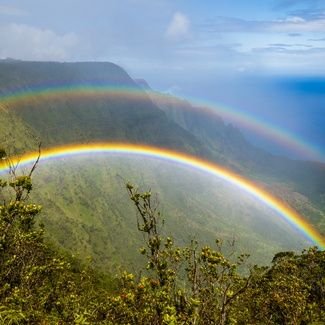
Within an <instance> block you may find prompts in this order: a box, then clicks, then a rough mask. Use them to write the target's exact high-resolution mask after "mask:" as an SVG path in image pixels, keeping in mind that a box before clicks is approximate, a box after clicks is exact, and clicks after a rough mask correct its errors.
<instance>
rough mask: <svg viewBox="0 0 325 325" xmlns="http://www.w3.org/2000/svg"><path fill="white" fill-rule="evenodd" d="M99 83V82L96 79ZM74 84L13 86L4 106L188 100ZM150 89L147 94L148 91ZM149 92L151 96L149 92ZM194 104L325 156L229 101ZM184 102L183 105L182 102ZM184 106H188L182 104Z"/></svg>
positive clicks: (302, 152)
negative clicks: (61, 101) (73, 101)
mask: <svg viewBox="0 0 325 325" xmlns="http://www.w3.org/2000/svg"><path fill="white" fill-rule="evenodd" d="M94 84H95V82H94ZM94 84H92V85H90V84H85V85H74V84H67V85H64V86H62V85H61V86H57V85H51V86H47V87H46V86H39V87H34V88H30V90H16V91H15V90H13V91H8V92H9V94H7V95H0V107H2V108H8V107H11V106H15V105H19V104H20V103H28V102H30V103H31V104H33V102H34V101H35V100H36V99H37V100H45V101H46V100H51V99H55V98H60V97H63V96H66V97H68V98H74V99H86V98H100V97H120V98H132V100H144V99H147V100H149V98H152V99H153V100H155V99H157V100H159V101H160V102H161V103H164V102H167V103H168V101H170V100H175V99H176V100H181V101H182V100H184V99H178V98H177V97H175V96H171V95H167V94H160V93H157V92H154V91H146V92H144V91H143V90H141V89H139V88H135V87H116V86H111V85H107V84H104V85H103V84H98V85H94ZM146 93H147V94H146ZM147 95H149V96H147ZM190 102H191V106H190V105H186V108H187V109H189V110H193V111H195V112H199V113H200V114H206V115H208V116H209V117H210V118H218V117H222V118H223V119H225V121H227V122H231V123H235V124H236V125H238V126H240V127H242V128H245V129H247V130H250V131H253V132H254V133H257V134H260V135H262V136H263V137H265V138H267V139H269V140H271V141H272V142H273V143H277V144H278V145H280V146H281V147H282V148H286V149H288V150H289V151H290V152H292V153H295V154H298V155H299V157H301V158H303V159H312V160H321V161H322V160H324V159H325V156H324V153H323V152H322V150H321V149H320V148H317V147H316V146H314V145H312V144H310V143H307V142H306V141H304V140H303V139H302V138H299V137H298V136H297V135H294V134H291V133H289V132H288V131H285V130H283V129H280V128H278V127H276V126H274V125H272V124H270V123H267V122H266V121H263V120H261V119H258V118H256V117H255V116H253V115H250V114H248V113H247V112H245V113H244V112H242V111H240V110H235V109H233V108H230V107H226V106H225V105H215V104H213V103H209V102H203V101H198V100H195V99H190ZM181 106H182V105H181ZM180 109H184V106H182V107H180Z"/></svg>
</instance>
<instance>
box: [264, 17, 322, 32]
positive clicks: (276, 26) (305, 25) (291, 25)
mask: <svg viewBox="0 0 325 325" xmlns="http://www.w3.org/2000/svg"><path fill="white" fill-rule="evenodd" d="M270 30H271V31H275V32H286V33H292V32H300V33H302V32H307V33H310V32H318V33H324V32H325V19H313V20H305V19H303V18H301V17H297V16H295V17H288V18H287V19H285V20H279V21H276V22H273V23H272V24H271V25H270Z"/></svg>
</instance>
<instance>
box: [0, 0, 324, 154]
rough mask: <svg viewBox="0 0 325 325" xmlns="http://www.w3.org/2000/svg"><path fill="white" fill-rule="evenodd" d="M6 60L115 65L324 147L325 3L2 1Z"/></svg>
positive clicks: (0, 46)
mask: <svg viewBox="0 0 325 325" xmlns="http://www.w3.org/2000/svg"><path fill="white" fill-rule="evenodd" d="M6 57H11V58H15V59H26V60H43V61H48V60H55V61H111V62H114V63H117V64H119V65H121V66H122V67H124V68H125V69H126V70H127V71H128V72H129V73H130V74H131V76H132V77H136V78H137V77H139V78H144V79H146V80H147V81H148V82H149V84H150V85H151V86H152V87H153V88H155V89H158V90H161V91H167V92H170V93H173V94H177V95H181V96H185V97H186V96H189V97H195V98H199V99H203V100H209V101H214V102H216V103H218V104H220V103H225V105H226V106H227V105H228V106H230V107H234V108H236V109H240V110H243V111H245V110H246V111H247V112H249V113H251V114H256V115H258V116H259V117H260V118H264V119H267V120H268V121H269V122H270V123H274V124H277V125H280V126H282V127H283V128H288V129H289V130H290V131H291V132H292V133H296V134H298V133H299V134H300V135H301V136H302V137H304V138H305V139H306V140H308V141H310V142H312V143H316V144H317V145H318V146H319V147H321V148H323V149H324V147H325V130H323V129H324V128H323V125H324V123H325V114H324V112H323V110H324V107H325V95H324V93H323V91H321V92H316V93H315V92H314V91H313V89H318V88H319V87H323V86H324V83H325V0H201V1H200V0H56V1H44V0H10V1H9V0H7V1H3V0H0V58H6ZM283 80H291V81H294V82H291V83H290V82H289V83H290V85H291V86H290V87H287V89H286V90H285V91H284V89H285V87H282V88H281V87H279V85H284V83H283ZM305 80H307V81H308V80H311V83H309V84H308V82H307V84H308V85H307V86H306V87H307V88H306V89H309V91H308V95H306V92H305V91H304V92H303V91H302V90H301V89H300V88H299V87H301V84H304V85H305V84H306V82H305ZM315 80H316V81H315ZM321 89H323V88H321ZM255 138H256V137H255ZM252 139H254V136H253V137H252ZM280 152H281V151H280Z"/></svg>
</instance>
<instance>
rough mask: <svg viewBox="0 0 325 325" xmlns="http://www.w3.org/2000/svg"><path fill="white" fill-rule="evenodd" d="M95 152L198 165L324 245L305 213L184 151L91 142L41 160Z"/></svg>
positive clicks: (29, 158) (26, 158)
mask: <svg viewBox="0 0 325 325" xmlns="http://www.w3.org/2000/svg"><path fill="white" fill-rule="evenodd" d="M96 153H118V154H128V155H129V154H135V155H141V156H147V157H153V158H158V159H164V160H168V161H173V162H177V163H179V164H182V165H185V166H189V167H191V168H195V169H197V170H200V171H203V172H205V173H208V174H211V175H214V176H216V177H218V178H220V179H223V180H225V181H227V182H228V183H231V184H233V185H235V186H237V187H238V188H241V189H243V190H244V191H245V192H247V193H249V194H251V195H252V196H254V197H255V198H256V199H258V200H259V201H260V202H262V203H264V204H265V205H267V206H269V207H270V208H271V209H272V210H274V211H275V212H276V213H277V214H278V215H279V216H280V217H281V218H282V219H284V220H286V221H287V222H288V223H290V224H291V225H292V226H293V227H294V228H296V229H297V230H299V232H300V233H302V234H303V236H304V237H305V238H307V239H308V240H310V241H311V242H312V243H313V244H315V245H316V246H318V247H319V248H320V249H324V248H325V238H324V237H323V236H322V235H321V234H320V233H318V232H317V231H316V229H314V228H313V226H312V225H311V224H309V223H308V222H307V221H306V220H305V219H304V218H303V217H302V216H300V215H299V214H298V213H297V212H296V211H295V210H294V209H292V208H291V207H290V206H289V205H287V204H286V203H285V202H283V201H281V200H280V199H279V198H276V197H275V196H273V195H271V194H270V193H268V192H267V191H265V190H264V189H262V188H260V187H259V186H257V185H256V184H254V183H253V182H251V181H249V180H247V179H246V178H244V177H242V176H240V175H238V174H235V173H234V172H232V171H231V170H229V169H226V168H224V167H222V166H219V165H217V164H215V163H212V162H208V161H205V160H202V159H199V158H197V157H193V156H190V155H187V154H184V153H179V152H175V151H171V150H168V149H163V148H156V147H149V146H145V145H134V144H126V143H91V144H73V145H65V146H59V147H54V148H50V149H44V150H43V151H42V155H41V159H42V160H44V159H45V160H46V159H55V158H60V157H69V156H75V155H80V154H96ZM37 156H38V153H37V152H31V153H27V154H25V155H23V156H22V157H20V158H13V162H14V163H18V162H19V163H20V164H22V165H24V164H28V163H31V162H33V161H35V159H36V158H37ZM6 168H7V166H6V165H5V163H3V165H2V166H0V171H4V170H6Z"/></svg>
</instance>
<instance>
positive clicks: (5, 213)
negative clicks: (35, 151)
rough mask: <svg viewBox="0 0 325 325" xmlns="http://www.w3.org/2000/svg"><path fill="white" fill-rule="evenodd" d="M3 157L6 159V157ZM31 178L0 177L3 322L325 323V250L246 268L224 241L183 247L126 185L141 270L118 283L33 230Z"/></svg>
mask: <svg viewBox="0 0 325 325" xmlns="http://www.w3.org/2000/svg"><path fill="white" fill-rule="evenodd" d="M5 156H6V153H5V151H3V150H2V151H1V157H2V158H3V157H5ZM32 172H33V169H31V170H29V172H28V173H27V175H25V176H24V175H18V174H17V170H16V169H15V168H11V169H10V177H9V179H8V180H7V181H6V180H3V179H1V180H0V189H1V190H0V195H1V198H2V202H3V203H2V204H1V205H0V231H1V234H2V235H1V239H0V265H1V268H0V288H1V289H0V323H2V324H53V323H60V324H72V323H74V324H157V325H158V324H159V325H160V324H169V325H172V324H220V325H225V324H238V323H239V324H247V323H251V324H306V323H308V324H311V323H313V324H321V323H322V322H324V321H325V314H324V310H325V290H324V285H323V284H324V280H325V278H324V277H325V254H324V252H321V251H318V250H317V249H316V248H310V249H308V250H304V251H303V252H302V253H301V254H295V253H293V252H282V253H278V254H276V255H275V257H274V259H273V262H272V265H271V266H269V267H259V266H254V267H250V268H248V267H247V258H248V256H246V255H245V254H241V255H239V256H237V257H236V256H235V255H233V254H225V253H224V250H223V245H222V242H221V241H220V240H216V242H215V245H213V246H207V245H204V244H201V243H199V242H196V241H191V242H190V243H189V244H188V245H187V246H178V245H176V244H175V239H174V238H172V237H170V236H163V235H162V233H161V226H162V225H161V216H160V211H159V208H158V206H157V205H156V204H155V203H154V201H153V200H152V195H151V193H150V192H143V193H141V192H139V191H138V190H137V189H136V188H134V187H133V186H132V185H131V184H127V186H126V189H127V191H128V194H129V197H130V199H131V201H132V202H133V204H134V206H135V209H136V211H137V218H136V220H137V229H138V231H139V232H141V233H143V236H144V246H143V247H142V248H141V249H140V253H141V254H142V255H143V256H144V257H145V260H146V262H145V263H144V270H143V271H142V272H138V273H135V274H133V273H129V272H122V273H121V274H120V275H118V276H116V277H113V276H110V275H109V274H108V273H106V274H99V273H98V272H96V270H94V269H93V268H92V266H91V264H88V265H85V264H81V263H80V262H79V261H78V260H76V259H75V258H73V257H71V256H70V255H64V254H63V253H62V252H60V251H59V250H58V249H57V248H56V247H54V246H52V245H49V243H48V242H47V241H46V240H45V239H44V226H42V227H38V226H36V225H35V222H36V219H37V216H38V213H39V212H40V210H41V207H40V206H39V205H35V204H34V203H32V202H30V200H29V194H30V193H31V191H32V179H31V176H32Z"/></svg>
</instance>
